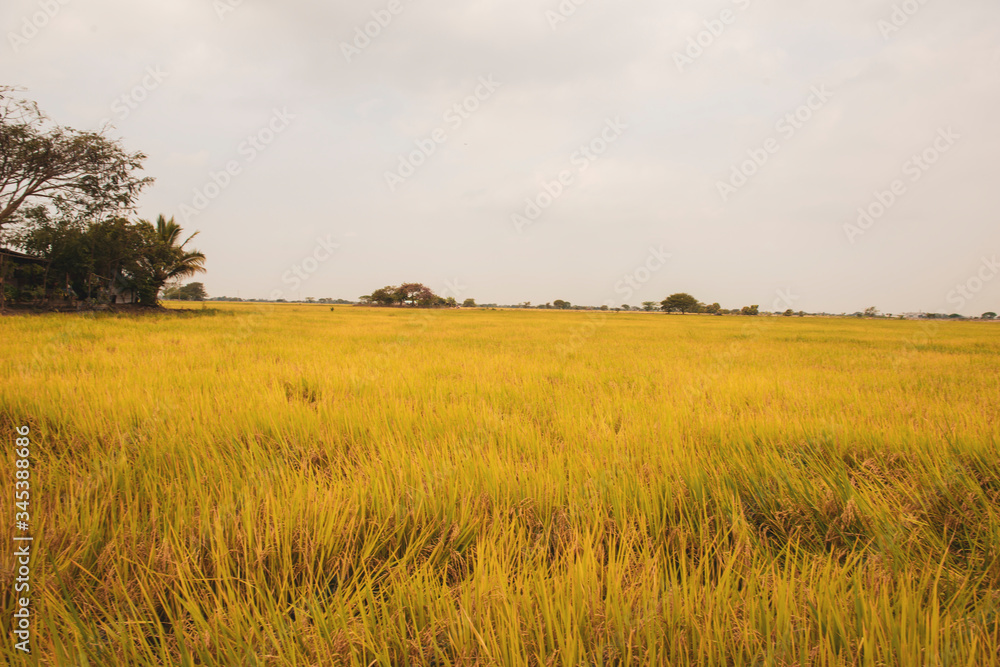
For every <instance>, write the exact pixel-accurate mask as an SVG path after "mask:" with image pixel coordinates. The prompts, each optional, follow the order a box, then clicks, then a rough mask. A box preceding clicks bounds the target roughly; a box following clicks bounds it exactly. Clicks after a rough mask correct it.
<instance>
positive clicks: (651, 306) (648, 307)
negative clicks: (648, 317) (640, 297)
mask: <svg viewBox="0 0 1000 667" xmlns="http://www.w3.org/2000/svg"><path fill="white" fill-rule="evenodd" d="M659 305H660V304H658V303H656V302H655V301H643V302H642V309H643V310H645V311H646V312H647V313H651V312H653V311H654V310H656V307H657V306H659Z"/></svg>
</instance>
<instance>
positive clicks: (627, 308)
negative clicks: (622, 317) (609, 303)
mask: <svg viewBox="0 0 1000 667" xmlns="http://www.w3.org/2000/svg"><path fill="white" fill-rule="evenodd" d="M622 310H624V311H626V312H628V311H630V310H632V307H631V306H630V305H628V304H627V303H623V304H622Z"/></svg>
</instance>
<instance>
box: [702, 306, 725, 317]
mask: <svg viewBox="0 0 1000 667" xmlns="http://www.w3.org/2000/svg"><path fill="white" fill-rule="evenodd" d="M705 312H706V313H708V314H709V315H720V314H722V306H720V305H719V304H718V303H713V304H712V305H711V306H705Z"/></svg>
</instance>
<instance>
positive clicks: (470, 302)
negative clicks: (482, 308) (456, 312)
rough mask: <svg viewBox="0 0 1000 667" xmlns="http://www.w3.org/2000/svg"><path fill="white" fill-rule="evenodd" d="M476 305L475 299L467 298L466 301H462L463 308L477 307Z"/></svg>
mask: <svg viewBox="0 0 1000 667" xmlns="http://www.w3.org/2000/svg"><path fill="white" fill-rule="evenodd" d="M475 307H476V300H475V299H466V300H465V301H463V302H462V308H475Z"/></svg>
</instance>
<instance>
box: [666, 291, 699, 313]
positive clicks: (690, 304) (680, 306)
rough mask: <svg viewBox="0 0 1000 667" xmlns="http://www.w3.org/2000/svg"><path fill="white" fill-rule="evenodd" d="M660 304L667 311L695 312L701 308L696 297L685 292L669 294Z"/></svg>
mask: <svg viewBox="0 0 1000 667" xmlns="http://www.w3.org/2000/svg"><path fill="white" fill-rule="evenodd" d="M660 305H661V306H662V308H663V310H664V311H665V312H667V313H697V312H698V311H699V310H700V309H701V304H700V303H698V299H696V298H694V297H693V296H691V295H690V294H687V293H685V292H680V293H678V294H671V295H670V296H668V297H667V298H666V299H664V300H663V302H662V303H661V304H660Z"/></svg>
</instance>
